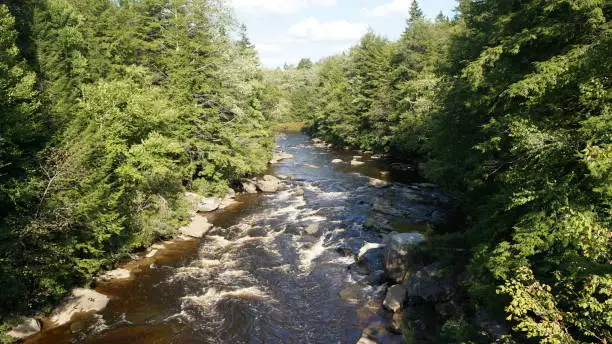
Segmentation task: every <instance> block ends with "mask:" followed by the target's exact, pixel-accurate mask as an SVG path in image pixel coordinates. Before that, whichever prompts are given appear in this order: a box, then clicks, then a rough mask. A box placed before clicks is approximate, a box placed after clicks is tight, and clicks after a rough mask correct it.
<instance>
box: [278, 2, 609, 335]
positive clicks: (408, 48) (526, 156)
mask: <svg viewBox="0 0 612 344" xmlns="http://www.w3.org/2000/svg"><path fill="white" fill-rule="evenodd" d="M611 17H612V5H611V4H610V2H608V1H603V0H595V1H566V0H551V1H496V0H483V1H471V0H462V1H459V6H458V15H457V17H456V18H454V19H453V20H449V19H448V18H445V17H444V16H443V15H440V16H438V17H437V18H436V19H435V20H429V19H426V18H424V16H423V13H422V11H421V10H420V9H419V7H418V4H416V3H415V4H413V7H412V9H411V12H410V16H409V18H408V19H407V26H406V29H405V31H404V33H403V34H402V35H401V38H399V40H397V41H395V42H390V41H388V40H387V39H384V38H382V37H379V36H377V35H376V34H374V33H368V34H367V35H366V36H365V37H363V38H362V40H361V42H359V44H358V45H356V46H354V47H353V48H352V49H350V51H348V52H347V53H345V54H342V55H338V56H332V57H329V58H327V59H324V60H322V61H320V62H319V63H317V64H316V65H315V66H314V67H313V69H314V71H315V72H314V77H313V79H312V82H311V84H312V90H311V91H309V92H308V91H302V93H303V94H313V95H316V96H315V97H314V98H311V99H305V100H304V101H303V103H302V104H298V105H297V106H296V105H294V106H295V107H298V108H299V107H305V108H314V111H312V112H310V111H307V112H306V113H307V117H305V118H306V120H307V123H308V128H307V130H308V131H309V132H310V133H311V134H312V135H313V136H315V137H320V138H322V139H324V140H326V141H328V142H331V143H333V144H335V145H339V146H350V147H353V148H358V149H363V150H374V151H376V152H386V153H390V154H392V155H393V156H394V157H395V158H396V159H402V160H415V161H426V162H427V163H428V168H427V176H428V177H429V179H430V180H432V181H434V182H436V183H439V184H441V185H442V186H443V187H444V188H445V189H446V190H448V191H450V192H452V193H453V194H455V195H457V196H458V198H459V199H460V200H461V202H462V205H463V207H464V210H465V213H466V214H467V220H466V224H465V226H464V228H457V229H456V231H451V232H447V233H437V235H436V237H435V238H434V240H433V244H432V245H431V246H432V251H433V253H434V254H436V255H437V256H438V257H439V258H441V259H443V260H446V261H447V262H449V263H452V264H457V265H459V266H456V267H455V268H456V269H460V268H461V265H462V264H464V265H466V266H467V274H466V277H465V278H464V280H463V284H464V286H465V287H466V289H467V290H468V291H469V292H470V295H471V297H472V299H473V301H474V302H475V303H476V304H478V305H479V306H480V307H485V308H488V309H489V310H490V311H491V312H492V313H493V314H498V315H499V316H500V317H506V318H507V319H508V320H509V322H510V324H511V325H512V326H513V328H514V335H513V337H512V338H513V339H514V340H516V341H518V342H526V341H527V342H530V341H534V342H542V343H574V342H576V343H577V342H593V343H607V342H609V341H610V340H611V339H612V264H611V260H612V248H611V247H612V234H611V231H610V228H611V221H610V219H611V216H610V215H611V205H612V198H611V196H612V179H611V178H612V176H611V172H612V113H611V109H610V104H611V102H610V101H611V98H612V91H611V89H612V79H611V77H610V71H611V70H612V59H611V58H610V52H611V51H612V30H611V27H610V18H611ZM290 72H291V71H290ZM293 101H296V99H294V100H293ZM297 101H298V102H299V101H302V100H301V99H297ZM461 252H468V253H469V254H467V255H463V254H461ZM468 318H469V315H466V316H463V315H461V314H457V315H456V317H455V319H451V320H450V321H448V322H447V324H445V325H444V327H443V332H444V333H443V335H445V336H446V338H447V340H448V341H452V342H456V341H462V340H466V336H468V334H467V332H468V331H467V330H466V329H467V328H469V319H468ZM508 340H512V339H510V338H509V339H508Z"/></svg>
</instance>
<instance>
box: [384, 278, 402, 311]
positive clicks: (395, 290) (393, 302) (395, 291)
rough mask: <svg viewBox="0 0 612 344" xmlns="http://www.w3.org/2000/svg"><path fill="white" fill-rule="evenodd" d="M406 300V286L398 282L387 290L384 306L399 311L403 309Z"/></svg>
mask: <svg viewBox="0 0 612 344" xmlns="http://www.w3.org/2000/svg"><path fill="white" fill-rule="evenodd" d="M405 301H406V288H404V286H402V285H401V284H396V285H394V286H392V287H391V288H389V289H388V290H387V295H386V296H385V301H383V306H384V307H385V308H386V309H388V310H390V311H391V312H394V313H397V312H398V311H400V310H401V309H402V306H403V305H404V302H405Z"/></svg>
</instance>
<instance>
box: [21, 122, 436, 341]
mask: <svg viewBox="0 0 612 344" xmlns="http://www.w3.org/2000/svg"><path fill="white" fill-rule="evenodd" d="M278 145H279V148H280V149H283V150H284V151H286V152H288V153H291V154H293V155H294V156H295V157H294V159H292V160H286V161H283V162H281V163H280V164H278V165H276V166H274V167H273V168H271V170H270V172H269V173H270V174H275V175H277V176H279V175H280V176H286V177H287V178H288V180H290V181H287V182H286V184H287V185H286V187H285V190H284V191H281V192H279V193H276V194H267V195H256V196H242V197H241V198H240V197H239V198H238V199H239V200H240V201H241V202H243V205H242V206H240V207H238V208H235V209H233V210H229V211H225V212H221V213H219V214H216V215H215V216H216V217H215V218H214V223H215V226H216V227H215V229H213V230H212V232H211V234H210V235H209V236H208V237H206V238H204V239H202V240H199V241H198V240H194V241H185V242H176V243H173V244H169V245H168V248H167V249H166V250H164V251H163V252H162V254H160V255H158V256H156V257H154V258H147V259H143V260H141V261H139V262H137V263H133V265H134V266H132V268H135V273H133V275H134V276H135V278H134V279H133V280H130V281H117V282H112V283H108V284H101V285H99V286H98V288H97V290H98V291H99V292H101V293H103V294H106V295H108V296H109V297H110V298H111V301H110V303H109V305H108V307H107V308H106V309H104V310H103V311H102V312H100V313H99V314H96V315H90V316H88V317H85V318H84V319H81V320H78V321H74V322H73V323H71V324H68V325H66V326H62V327H59V328H55V329H51V330H48V331H46V332H43V333H42V334H40V335H38V336H37V337H34V338H32V339H30V340H29V341H27V343H30V344H33V343H44V344H55V343H105V344H108V343H131V344H137V343H143V344H144V343H146V344H154V343H160V344H161V343H356V342H357V341H358V340H359V338H360V336H361V333H362V331H363V330H364V329H365V328H366V327H368V326H370V325H371V324H375V323H377V324H380V326H385V324H387V323H388V322H389V321H390V314H388V313H387V312H385V311H384V310H382V308H381V304H382V299H383V298H384V292H385V289H386V285H385V284H382V282H381V283H378V285H377V283H369V282H368V281H364V280H362V279H361V278H360V277H359V276H358V275H356V274H354V273H351V272H350V271H349V269H348V267H349V265H350V264H352V263H354V262H355V256H354V253H356V252H358V251H359V248H360V247H361V246H363V245H364V244H366V243H378V242H380V241H381V238H382V235H383V234H384V231H385V226H387V227H389V226H390V227H392V228H387V229H388V230H391V229H396V230H404V229H405V230H415V229H416V230H418V229H419V228H421V229H422V228H423V227H424V226H423V225H424V224H426V223H428V222H435V221H436V216H438V215H436V214H438V213H439V211H440V210H439V209H438V208H437V206H436V205H435V204H433V203H432V204H429V203H428V202H426V201H423V200H426V198H427V196H428V194H432V193H435V191H431V186H427V185H426V184H413V185H410V184H409V185H404V184H399V183H392V184H390V185H386V186H384V187H381V185H380V181H378V182H375V183H373V181H372V179H371V178H370V177H375V178H378V179H387V180H389V179H393V180H389V181H398V180H399V179H398V178H397V177H396V176H394V175H393V172H392V173H390V174H387V173H384V171H391V169H390V167H389V165H388V162H385V161H384V160H374V159H371V157H369V156H367V155H366V156H364V157H363V158H361V160H362V161H364V162H366V164H365V165H362V166H351V165H350V164H349V163H348V162H350V161H351V160H352V158H353V155H356V153H355V152H351V151H333V150H328V149H324V148H315V147H313V145H312V144H311V143H310V140H309V139H308V138H307V137H306V136H304V135H302V134H298V133H289V134H283V135H281V136H280V137H279V139H278ZM338 158H339V159H342V160H344V161H345V163H343V164H332V163H331V161H332V160H333V159H338ZM381 172H383V173H381ZM383 175H384V176H385V177H383ZM399 175H401V176H402V178H404V180H401V181H402V182H405V183H409V182H419V180H417V177H416V176H415V175H411V174H410V173H409V172H401V173H399ZM298 189H301V190H303V191H304V193H303V195H302V192H296V190H298ZM407 192H409V193H410V195H412V196H411V198H410V199H412V200H414V201H415V203H414V204H413V203H409V202H408V203H405V202H404V204H402V205H401V206H397V205H394V203H393V202H395V199H396V195H395V194H397V193H403V194H406V193H407ZM415 195H416V196H415ZM375 202H378V203H381V202H382V203H385V202H386V203H385V204H390V205H392V206H393V207H394V208H396V207H399V208H398V209H403V211H404V213H405V212H406V211H407V212H408V213H410V214H411V215H410V216H409V217H408V218H403V219H391V220H390V219H389V217H385V218H380V219H379V218H377V217H376V216H374V215H373V214H372V208H373V204H374V203H375ZM373 216H374V217H373ZM372 218H374V219H375V222H376V224H377V225H380V226H379V227H380V228H378V229H377V230H374V229H367V228H368V227H372V226H368V225H367V222H368V221H372ZM313 224H315V225H318V231H317V232H316V233H312V234H308V233H306V228H309V229H310V232H313V230H312V229H313V228H314V229H317V226H314V227H313V226H311V225H313ZM309 226H310V227H309ZM386 341H387V342H389V343H401V342H402V337H401V336H399V335H392V334H389V335H388V336H387V338H386Z"/></svg>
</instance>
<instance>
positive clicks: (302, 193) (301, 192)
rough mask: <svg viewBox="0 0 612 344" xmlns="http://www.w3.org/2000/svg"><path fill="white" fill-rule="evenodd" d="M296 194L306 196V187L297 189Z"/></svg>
mask: <svg viewBox="0 0 612 344" xmlns="http://www.w3.org/2000/svg"><path fill="white" fill-rule="evenodd" d="M295 195H296V196H304V189H302V188H297V189H295Z"/></svg>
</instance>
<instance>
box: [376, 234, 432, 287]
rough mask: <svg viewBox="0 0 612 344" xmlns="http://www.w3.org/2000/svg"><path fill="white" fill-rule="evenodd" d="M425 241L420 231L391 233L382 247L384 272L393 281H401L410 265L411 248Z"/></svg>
mask: <svg viewBox="0 0 612 344" xmlns="http://www.w3.org/2000/svg"><path fill="white" fill-rule="evenodd" d="M424 241H425V238H424V237H423V235H422V234H420V233H401V234H393V235H390V236H389V237H388V238H387V241H386V244H387V246H386V247H385V248H384V249H383V258H384V264H385V273H386V274H387V277H388V278H389V279H390V280H391V281H393V282H395V283H401V282H402V281H403V280H404V277H405V276H406V274H407V273H408V271H409V270H410V269H411V268H413V267H412V266H411V258H412V257H411V253H412V251H413V249H414V248H415V247H416V246H418V245H419V244H421V243H422V242H424Z"/></svg>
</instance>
